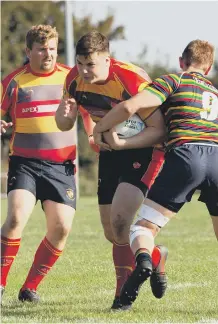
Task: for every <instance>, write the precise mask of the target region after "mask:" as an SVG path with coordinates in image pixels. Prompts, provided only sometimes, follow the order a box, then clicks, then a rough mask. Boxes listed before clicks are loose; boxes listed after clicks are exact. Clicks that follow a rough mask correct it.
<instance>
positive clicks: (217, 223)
mask: <svg viewBox="0 0 218 324" xmlns="http://www.w3.org/2000/svg"><path fill="white" fill-rule="evenodd" d="M211 219H212V223H213V229H214V233H215V235H216V238H217V240H218V215H217V216H211Z"/></svg>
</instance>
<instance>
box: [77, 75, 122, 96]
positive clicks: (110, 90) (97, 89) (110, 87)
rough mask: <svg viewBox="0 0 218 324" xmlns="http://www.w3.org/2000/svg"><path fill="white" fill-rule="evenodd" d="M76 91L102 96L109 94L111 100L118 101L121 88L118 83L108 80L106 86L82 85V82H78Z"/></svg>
mask: <svg viewBox="0 0 218 324" xmlns="http://www.w3.org/2000/svg"><path fill="white" fill-rule="evenodd" d="M76 90H77V91H83V92H90V93H94V94H100V95H104V96H108V95H109V94H110V97H111V98H113V99H117V100H120V97H121V95H122V92H123V87H122V86H121V85H120V83H118V82H116V81H114V80H110V81H109V82H107V84H84V83H82V82H81V83H80V82H78V86H77V88H76Z"/></svg>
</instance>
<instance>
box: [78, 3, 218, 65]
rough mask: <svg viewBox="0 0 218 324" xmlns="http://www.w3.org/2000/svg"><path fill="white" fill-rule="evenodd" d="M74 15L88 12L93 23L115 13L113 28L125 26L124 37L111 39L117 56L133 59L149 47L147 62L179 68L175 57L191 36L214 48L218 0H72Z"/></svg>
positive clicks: (217, 40)
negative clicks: (209, 43)
mask: <svg viewBox="0 0 218 324" xmlns="http://www.w3.org/2000/svg"><path fill="white" fill-rule="evenodd" d="M72 6H73V7H72V8H73V12H74V13H75V15H76V16H77V17H83V16H84V15H88V14H91V15H92V17H93V22H95V21H99V20H102V19H104V18H106V16H107V14H108V12H111V11H112V12H113V14H114V16H115V22H114V27H116V26H119V25H123V26H124V27H125V36H126V40H120V41H112V42H111V50H112V51H115V53H116V58H117V59H119V60H124V61H134V60H135V59H136V58H137V55H138V54H139V53H140V52H141V51H142V49H143V47H144V45H147V46H148V52H147V54H146V61H147V62H148V63H151V64H152V63H155V62H157V61H159V62H162V63H163V64H168V66H169V67H171V68H176V67H178V57H179V56H180V55H181V53H182V51H183V49H184V48H185V47H186V45H187V44H188V43H189V42H190V41H191V40H194V39H197V38H198V39H203V40H208V41H209V42H211V43H213V45H214V46H215V47H216V48H217V56H216V57H218V32H217V30H218V29H217V17H218V1H74V2H73V5H72Z"/></svg>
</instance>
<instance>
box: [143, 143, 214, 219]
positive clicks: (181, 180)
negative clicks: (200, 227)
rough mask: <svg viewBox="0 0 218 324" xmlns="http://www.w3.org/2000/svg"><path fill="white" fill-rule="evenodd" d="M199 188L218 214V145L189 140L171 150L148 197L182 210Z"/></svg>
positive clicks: (205, 200) (212, 209)
mask: <svg viewBox="0 0 218 324" xmlns="http://www.w3.org/2000/svg"><path fill="white" fill-rule="evenodd" d="M196 189H199V190H200V191H201V194H200V197H199V200H200V201H202V202H204V203H205V204H206V206H207V208H208V211H209V213H210V215H212V216H218V146H208V145H201V144H200V143H199V144H198V143H195V144H188V143H187V144H183V145H182V146H178V147H175V148H173V149H171V150H170V151H169V152H167V153H166V154H165V162H164V165H163V168H162V170H161V171H160V173H159V175H158V176H157V178H156V180H155V182H154V184H153V186H152V187H151V189H150V191H149V192H148V196H147V197H148V198H149V199H151V200H153V201H155V202H156V203H158V204H160V205H162V206H163V207H165V208H167V209H169V210H171V211H173V212H178V211H179V210H180V209H181V207H182V206H183V205H184V203H186V202H188V201H190V200H191V198H192V195H193V194H194V192H195V191H196Z"/></svg>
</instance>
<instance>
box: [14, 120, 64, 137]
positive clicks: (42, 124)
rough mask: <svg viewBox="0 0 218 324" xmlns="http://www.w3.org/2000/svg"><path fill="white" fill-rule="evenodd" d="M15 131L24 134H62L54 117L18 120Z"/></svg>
mask: <svg viewBox="0 0 218 324" xmlns="http://www.w3.org/2000/svg"><path fill="white" fill-rule="evenodd" d="M15 131H16V132H17V133H24V134H25V133H27V134H35V133H51V132H61V131H60V130H59V129H58V128H57V125H56V122H55V118H54V116H45V117H34V118H17V121H16V130H15Z"/></svg>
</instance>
